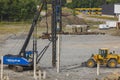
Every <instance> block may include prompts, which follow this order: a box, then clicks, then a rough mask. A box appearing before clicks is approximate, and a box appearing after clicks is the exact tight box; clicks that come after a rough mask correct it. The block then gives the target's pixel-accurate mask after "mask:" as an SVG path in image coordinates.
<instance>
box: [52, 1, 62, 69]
mask: <svg viewBox="0 0 120 80" xmlns="http://www.w3.org/2000/svg"><path fill="white" fill-rule="evenodd" d="M61 22H62V21H61V0H52V25H51V26H52V28H51V32H52V66H53V67H56V40H57V36H56V34H57V32H61V30H62V27H61V24H62V23H61Z"/></svg>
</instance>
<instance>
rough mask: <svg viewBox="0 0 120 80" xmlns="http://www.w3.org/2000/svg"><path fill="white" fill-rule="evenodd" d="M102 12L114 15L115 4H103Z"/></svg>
mask: <svg viewBox="0 0 120 80" xmlns="http://www.w3.org/2000/svg"><path fill="white" fill-rule="evenodd" d="M101 8H102V14H105V15H114V4H105V5H102V6H101Z"/></svg>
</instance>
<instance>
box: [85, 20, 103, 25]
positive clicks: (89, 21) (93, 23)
mask: <svg viewBox="0 0 120 80" xmlns="http://www.w3.org/2000/svg"><path fill="white" fill-rule="evenodd" d="M85 22H86V23H87V24H88V25H99V24H103V23H104V22H101V21H92V20H85Z"/></svg>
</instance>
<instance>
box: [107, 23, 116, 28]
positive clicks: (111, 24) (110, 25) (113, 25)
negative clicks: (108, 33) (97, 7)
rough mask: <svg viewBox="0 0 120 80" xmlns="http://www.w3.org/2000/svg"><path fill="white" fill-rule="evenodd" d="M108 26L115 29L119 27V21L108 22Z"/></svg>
mask: <svg viewBox="0 0 120 80" xmlns="http://www.w3.org/2000/svg"><path fill="white" fill-rule="evenodd" d="M106 25H107V26H108V27H109V28H114V27H116V26H117V21H106Z"/></svg>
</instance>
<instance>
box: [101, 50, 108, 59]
mask: <svg viewBox="0 0 120 80" xmlns="http://www.w3.org/2000/svg"><path fill="white" fill-rule="evenodd" d="M108 51H109V50H108V48H101V49H99V55H101V57H103V58H106V57H107V55H108Z"/></svg>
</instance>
